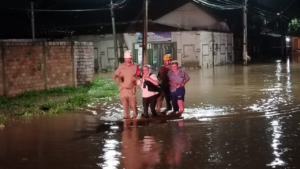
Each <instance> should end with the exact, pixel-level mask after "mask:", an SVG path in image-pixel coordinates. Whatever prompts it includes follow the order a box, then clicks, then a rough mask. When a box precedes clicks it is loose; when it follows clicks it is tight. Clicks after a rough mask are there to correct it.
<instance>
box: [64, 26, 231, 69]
mask: <svg viewBox="0 0 300 169" xmlns="http://www.w3.org/2000/svg"><path fill="white" fill-rule="evenodd" d="M171 34H172V42H176V44H177V46H176V49H174V50H176V52H177V60H178V61H179V65H180V66H182V67H186V68H198V67H210V66H213V65H222V64H226V63H232V62H233V61H234V55H233V34H232V33H219V32H209V31H182V32H171ZM65 40H69V39H65ZM75 40H76V41H91V42H93V43H94V53H95V61H94V63H95V66H96V67H99V70H100V71H101V70H108V71H114V70H115V57H114V43H113V36H112V35H111V34H108V35H90V36H78V37H76V38H75ZM117 42H118V49H119V50H118V52H119V58H120V57H122V56H123V53H124V51H125V50H127V49H130V50H134V49H133V44H135V43H137V40H136V34H128V33H124V34H118V36H117ZM149 43H151V42H149ZM155 43H165V42H155ZM213 51H214V52H213Z"/></svg>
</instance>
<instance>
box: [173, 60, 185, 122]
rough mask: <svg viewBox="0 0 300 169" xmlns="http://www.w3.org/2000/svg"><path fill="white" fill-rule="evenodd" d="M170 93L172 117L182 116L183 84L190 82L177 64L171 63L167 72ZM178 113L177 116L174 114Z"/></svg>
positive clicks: (175, 62)
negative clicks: (170, 67)
mask: <svg viewBox="0 0 300 169" xmlns="http://www.w3.org/2000/svg"><path fill="white" fill-rule="evenodd" d="M168 77H169V83H170V91H171V98H172V105H173V113H172V115H178V116H179V117H180V116H181V115H182V113H183V111H184V96H185V88H184V86H185V84H186V83H187V82H188V81H189V80H190V77H189V75H188V74H187V73H186V72H185V71H184V70H181V69H179V68H178V62H177V61H173V62H172V69H171V70H170V71H169V72H168ZM176 112H178V114H176Z"/></svg>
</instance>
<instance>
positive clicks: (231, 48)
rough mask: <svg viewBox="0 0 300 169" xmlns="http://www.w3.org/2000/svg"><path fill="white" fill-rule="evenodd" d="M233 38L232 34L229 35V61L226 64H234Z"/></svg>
mask: <svg viewBox="0 0 300 169" xmlns="http://www.w3.org/2000/svg"><path fill="white" fill-rule="evenodd" d="M232 42H233V38H232V34H227V60H226V62H228V63H231V62H233V47H232V46H233V44H232Z"/></svg>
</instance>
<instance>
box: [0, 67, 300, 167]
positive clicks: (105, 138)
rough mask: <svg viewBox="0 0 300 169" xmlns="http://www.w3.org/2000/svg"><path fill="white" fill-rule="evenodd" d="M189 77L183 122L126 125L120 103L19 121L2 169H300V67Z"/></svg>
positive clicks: (1, 131)
mask: <svg viewBox="0 0 300 169" xmlns="http://www.w3.org/2000/svg"><path fill="white" fill-rule="evenodd" d="M187 72H188V73H189V75H190V77H191V80H190V82H189V83H188V84H187V85H186V101H185V106H186V111H185V113H184V114H183V118H184V119H183V120H151V121H125V122H123V121H120V119H121V118H122V116H123V115H122V111H121V110H122V108H121V105H120V102H119V100H118V98H110V99H107V100H103V102H102V103H101V104H100V105H97V106H92V105H90V107H89V108H88V109H87V110H82V111H78V112H76V113H73V112H70V113H65V114H62V115H58V116H51V117H47V116H43V117H37V118H34V119H30V120H26V119H12V120H10V121H7V122H5V123H4V126H5V127H4V128H0V169H19V168H20V169H21V168H22V169H52V168H55V169H68V168H72V169H82V168H91V169H94V168H95V169H97V168H99V169H123V168H126V169H146V168H149V169H150V168H153V169H167V168H178V169H181V168H190V169H202V168H203V169H214V168H216V169H225V168H228V169H231V168H234V169H240V168H245V169H253V168H256V169H258V168H291V169H292V168H300V162H299V161H298V160H299V159H300V109H299V108H300V98H299V97H298V96H300V64H299V63H289V62H288V63H281V62H276V63H270V64H256V65H249V66H246V67H244V66H239V65H226V66H218V67H215V68H213V69H202V70H187ZM97 76H101V77H109V78H111V77H112V73H107V74H101V75H97ZM139 95H140V94H139ZM138 105H139V107H138V108H139V112H140V113H141V110H142V107H141V97H140V96H139V97H138Z"/></svg>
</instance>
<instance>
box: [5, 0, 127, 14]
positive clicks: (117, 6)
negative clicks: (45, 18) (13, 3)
mask: <svg viewBox="0 0 300 169" xmlns="http://www.w3.org/2000/svg"><path fill="white" fill-rule="evenodd" d="M126 1H127V0H120V1H118V2H117V3H114V4H113V5H112V8H122V7H124V6H125V5H126V3H125V2H126ZM122 4H125V5H123V6H120V7H119V5H122ZM109 6H110V5H109ZM8 9H9V10H17V11H31V9H20V8H8ZM104 10H111V7H109V8H96V9H63V10H55V9H33V11H34V12H93V11H104Z"/></svg>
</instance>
